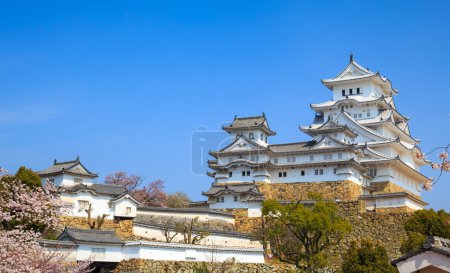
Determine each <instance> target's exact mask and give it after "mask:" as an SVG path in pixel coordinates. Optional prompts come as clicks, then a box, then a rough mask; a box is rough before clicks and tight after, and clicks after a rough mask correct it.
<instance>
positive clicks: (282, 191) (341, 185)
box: [258, 181, 362, 201]
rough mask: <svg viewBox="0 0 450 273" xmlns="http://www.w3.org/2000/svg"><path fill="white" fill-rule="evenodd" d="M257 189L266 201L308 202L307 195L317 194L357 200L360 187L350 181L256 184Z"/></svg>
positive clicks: (325, 196) (332, 197) (327, 197)
mask: <svg viewBox="0 0 450 273" xmlns="http://www.w3.org/2000/svg"><path fill="white" fill-rule="evenodd" d="M258 189H259V191H260V192H261V193H263V194H264V196H265V197H266V199H275V200H308V193H310V192H318V193H320V194H322V197H323V198H325V199H340V200H346V201H349V200H357V199H358V197H359V196H360V195H361V194H362V187H361V186H360V185H358V184H356V183H353V182H351V181H336V182H298V183H258Z"/></svg>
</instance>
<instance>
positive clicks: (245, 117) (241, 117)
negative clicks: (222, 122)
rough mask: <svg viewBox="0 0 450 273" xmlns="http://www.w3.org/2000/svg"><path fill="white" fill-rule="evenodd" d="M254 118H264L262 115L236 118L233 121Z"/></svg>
mask: <svg viewBox="0 0 450 273" xmlns="http://www.w3.org/2000/svg"><path fill="white" fill-rule="evenodd" d="M254 118H265V116H264V115H262V116H250V117H236V118H235V119H254Z"/></svg>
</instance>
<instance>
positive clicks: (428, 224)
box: [400, 209, 450, 253]
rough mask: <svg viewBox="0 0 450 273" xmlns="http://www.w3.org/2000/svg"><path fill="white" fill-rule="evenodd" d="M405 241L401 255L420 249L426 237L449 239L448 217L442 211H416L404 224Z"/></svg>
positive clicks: (449, 220) (449, 216) (449, 221)
mask: <svg viewBox="0 0 450 273" xmlns="http://www.w3.org/2000/svg"><path fill="white" fill-rule="evenodd" d="M405 230H406V233H407V239H406V240H404V241H403V242H402V246H401V248H400V250H401V252H402V253H408V252H411V251H413V250H416V249H418V248H420V247H421V246H422V245H423V243H424V242H425V240H426V239H427V237H428V236H439V237H443V238H450V215H449V214H448V213H447V212H445V211H444V210H439V211H435V210H433V209H427V210H417V211H415V212H414V213H413V215H412V216H411V218H409V219H408V220H407V221H406V223H405Z"/></svg>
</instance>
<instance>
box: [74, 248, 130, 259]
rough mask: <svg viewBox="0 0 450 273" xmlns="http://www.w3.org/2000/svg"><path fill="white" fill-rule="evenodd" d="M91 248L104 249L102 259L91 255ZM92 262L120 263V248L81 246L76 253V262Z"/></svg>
mask: <svg viewBox="0 0 450 273" xmlns="http://www.w3.org/2000/svg"><path fill="white" fill-rule="evenodd" d="M92 248H105V249H106V253H105V255H104V257H100V256H96V255H94V253H92ZM84 260H93V261H96V262H120V261H122V260H123V254H122V246H108V245H104V244H100V245H94V244H81V245H80V246H79V247H78V251H77V261H84Z"/></svg>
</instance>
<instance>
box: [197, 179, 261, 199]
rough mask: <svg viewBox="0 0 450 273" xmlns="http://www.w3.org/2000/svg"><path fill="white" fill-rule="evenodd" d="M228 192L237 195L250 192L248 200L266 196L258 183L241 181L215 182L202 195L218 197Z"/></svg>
mask: <svg viewBox="0 0 450 273" xmlns="http://www.w3.org/2000/svg"><path fill="white" fill-rule="evenodd" d="M227 193H231V194H235V195H241V194H248V195H249V198H248V200H247V201H263V200H264V196H263V194H262V193H260V192H259V189H258V186H257V185H256V183H239V184H223V183H222V184H219V183H214V184H212V185H211V188H210V189H209V190H208V191H206V192H202V195H204V196H208V197H217V196H221V195H222V194H227Z"/></svg>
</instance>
